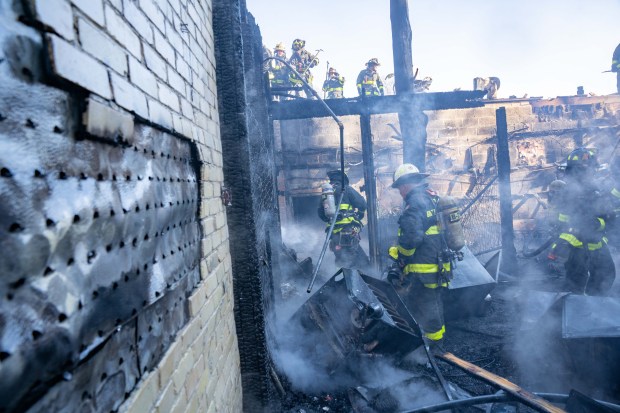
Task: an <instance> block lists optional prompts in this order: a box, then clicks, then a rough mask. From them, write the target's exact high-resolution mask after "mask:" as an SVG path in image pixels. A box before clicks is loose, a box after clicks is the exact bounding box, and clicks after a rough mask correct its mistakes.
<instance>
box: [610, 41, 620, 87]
mask: <svg viewBox="0 0 620 413" xmlns="http://www.w3.org/2000/svg"><path fill="white" fill-rule="evenodd" d="M611 71H612V72H614V73H616V89H617V90H618V94H620V44H618V46H616V49H615V50H614V54H613V55H612V57H611Z"/></svg>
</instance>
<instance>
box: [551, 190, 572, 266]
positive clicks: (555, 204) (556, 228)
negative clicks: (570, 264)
mask: <svg viewBox="0 0 620 413" xmlns="http://www.w3.org/2000/svg"><path fill="white" fill-rule="evenodd" d="M565 194H566V182H564V181H562V180H560V179H556V180H555V181H553V182H551V183H550V184H549V190H548V192H547V203H548V205H549V209H548V213H547V217H548V223H549V229H550V231H551V233H552V234H554V236H555V237H556V239H555V240H554V242H553V244H551V249H550V250H549V252H548V254H547V259H548V267H549V270H550V271H551V272H552V273H554V274H558V275H562V274H564V264H565V263H566V260H567V258H568V252H569V249H570V244H569V243H568V242H566V241H565V240H564V239H559V238H557V236H558V235H559V234H562V233H564V232H566V231H567V230H568V228H569V226H568V222H567V221H568V217H567V216H565V215H564V214H563V213H562V212H561V210H562V208H564V202H565Z"/></svg>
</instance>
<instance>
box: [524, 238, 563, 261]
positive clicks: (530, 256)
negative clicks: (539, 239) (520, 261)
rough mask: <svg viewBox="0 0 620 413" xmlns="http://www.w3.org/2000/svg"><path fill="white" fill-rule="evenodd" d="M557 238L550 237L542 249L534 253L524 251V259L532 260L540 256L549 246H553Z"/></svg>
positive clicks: (537, 249) (539, 248)
mask: <svg viewBox="0 0 620 413" xmlns="http://www.w3.org/2000/svg"><path fill="white" fill-rule="evenodd" d="M556 238H557V237H556V236H553V235H552V236H551V237H549V239H548V240H547V241H545V242H544V243H543V244H542V245H541V246H540V247H538V248H536V249H535V250H534V251H527V252H525V251H524V252H523V257H525V258H532V257H535V256H537V255H538V254H540V253H541V252H543V251H544V250H546V249H547V247H549V245H551V244H552V243H553V241H554V240H555V239H556Z"/></svg>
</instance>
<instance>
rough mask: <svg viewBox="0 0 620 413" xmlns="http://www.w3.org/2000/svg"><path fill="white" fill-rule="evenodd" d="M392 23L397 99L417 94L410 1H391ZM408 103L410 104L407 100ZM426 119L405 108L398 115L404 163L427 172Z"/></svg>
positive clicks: (408, 107)
mask: <svg viewBox="0 0 620 413" xmlns="http://www.w3.org/2000/svg"><path fill="white" fill-rule="evenodd" d="M390 21H391V22H392V52H393V56H394V85H395V87H396V94H397V95H405V96H406V95H408V94H411V93H413V57H412V50H411V24H410V22H409V7H408V5H407V0H390ZM403 101H404V102H406V100H403ZM425 118H426V116H425V115H424V113H423V112H422V111H421V110H419V109H418V108H415V107H413V106H412V105H408V104H403V107H402V109H401V110H399V112H398V122H399V124H400V133H401V135H402V137H403V162H406V163H413V164H414V165H416V166H417V167H418V168H420V170H422V171H424V170H425V169H426V163H425V161H426V159H425V158H426V122H424V120H425Z"/></svg>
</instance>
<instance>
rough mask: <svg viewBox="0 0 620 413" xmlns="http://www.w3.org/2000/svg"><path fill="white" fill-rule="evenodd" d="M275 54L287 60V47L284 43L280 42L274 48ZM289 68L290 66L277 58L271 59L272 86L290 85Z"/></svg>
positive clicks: (270, 76)
mask: <svg viewBox="0 0 620 413" xmlns="http://www.w3.org/2000/svg"><path fill="white" fill-rule="evenodd" d="M273 56H274V57H277V58H280V59H282V60H286V47H285V46H284V43H282V42H280V43H278V44H277V45H276V47H275V48H274V49H273ZM289 72H290V71H289V69H288V67H287V66H286V65H285V64H284V63H282V62H279V61H277V60H272V61H271V66H270V68H269V80H270V83H271V87H286V86H289V85H290V83H289Z"/></svg>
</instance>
